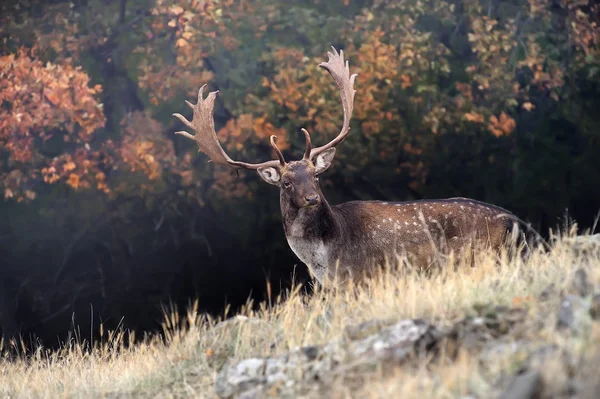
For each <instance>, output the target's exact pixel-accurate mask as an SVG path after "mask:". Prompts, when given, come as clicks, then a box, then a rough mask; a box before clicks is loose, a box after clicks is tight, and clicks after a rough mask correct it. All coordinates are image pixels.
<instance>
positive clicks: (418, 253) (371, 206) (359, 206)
mask: <svg viewBox="0 0 600 399" xmlns="http://www.w3.org/2000/svg"><path fill="white" fill-rule="evenodd" d="M281 211H282V215H283V227H284V231H285V235H286V238H287V241H288V244H289V246H290V248H291V249H292V251H294V253H295V254H296V256H297V257H298V258H299V259H300V260H301V261H302V262H303V263H304V264H306V265H307V267H308V268H309V270H310V272H311V274H312V275H313V277H314V278H315V279H316V280H317V281H318V282H319V283H321V284H324V283H325V281H326V280H329V281H333V280H336V279H337V281H338V282H343V281H345V280H347V279H354V280H359V279H361V278H362V277H364V276H369V275H371V274H372V272H373V271H375V270H377V267H378V266H379V265H383V264H385V263H386V262H390V263H392V264H393V263H398V262H399V261H402V260H404V261H407V262H409V263H410V265H411V266H413V267H417V268H428V267H430V266H431V265H432V264H434V263H435V262H436V261H437V260H439V259H441V257H443V255H447V254H448V253H449V252H450V251H452V252H454V253H455V254H458V253H460V252H461V251H463V250H465V249H470V248H472V247H474V246H477V247H488V248H492V249H494V250H499V249H500V248H501V247H502V246H503V245H504V244H505V242H506V239H507V238H508V237H507V235H508V233H509V232H510V230H511V228H512V224H513V223H514V219H513V216H512V214H511V213H509V212H508V211H506V210H504V209H502V208H499V207H495V206H492V205H489V204H485V203H482V202H478V201H474V200H470V199H468V198H449V199H441V200H421V201H409V202H383V201H352V202H346V203H343V204H340V205H336V206H329V204H328V203H327V202H326V201H323V202H322V204H321V205H319V206H316V207H314V208H300V209H293V207H291V206H289V205H288V204H284V203H283V201H282V204H281Z"/></svg>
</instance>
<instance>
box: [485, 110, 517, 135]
mask: <svg viewBox="0 0 600 399" xmlns="http://www.w3.org/2000/svg"><path fill="white" fill-rule="evenodd" d="M516 127H517V123H516V122H515V120H514V119H513V118H511V117H510V116H508V115H507V114H506V113H505V112H504V111H502V112H501V113H500V117H496V116H495V115H492V116H491V117H490V123H489V125H488V129H489V130H490V131H491V132H492V134H493V135H494V136H496V137H500V136H505V135H509V134H511V133H512V132H513V130H514V129H515V128H516Z"/></svg>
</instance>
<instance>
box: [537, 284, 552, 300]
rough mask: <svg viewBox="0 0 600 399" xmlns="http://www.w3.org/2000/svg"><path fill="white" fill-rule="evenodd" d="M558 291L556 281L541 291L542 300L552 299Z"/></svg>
mask: <svg viewBox="0 0 600 399" xmlns="http://www.w3.org/2000/svg"><path fill="white" fill-rule="evenodd" d="M555 293H556V286H555V285H554V283H551V284H550V285H548V286H547V287H546V288H544V290H543V291H542V292H541V293H540V301H542V302H544V301H547V300H548V299H550V297H551V296H552V295H553V294H555Z"/></svg>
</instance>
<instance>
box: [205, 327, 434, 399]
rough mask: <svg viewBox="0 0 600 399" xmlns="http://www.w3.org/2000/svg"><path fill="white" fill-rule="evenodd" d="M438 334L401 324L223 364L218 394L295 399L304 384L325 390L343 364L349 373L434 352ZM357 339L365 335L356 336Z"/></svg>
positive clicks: (359, 329) (429, 328) (431, 329)
mask: <svg viewBox="0 0 600 399" xmlns="http://www.w3.org/2000/svg"><path fill="white" fill-rule="evenodd" d="M375 324H377V323H375V322H374V323H373V325H375ZM379 326H381V324H379ZM363 328H367V327H366V325H365V326H363ZM367 330H370V327H369V328H367ZM354 331H355V332H356V331H364V330H363V329H361V328H356V329H355V330H354ZM436 332H437V331H436V329H435V327H433V326H432V325H430V324H428V323H426V322H424V321H422V320H402V321H399V322H397V323H395V324H393V325H391V326H389V327H384V328H381V329H380V330H379V332H376V333H373V334H371V335H368V336H366V337H364V338H362V339H357V340H351V339H348V338H347V337H344V338H341V339H339V340H334V341H331V342H329V343H327V344H325V345H313V346H307V347H302V348H296V349H294V350H292V351H290V352H287V353H285V354H283V355H279V356H272V357H267V358H251V359H246V360H243V361H241V362H239V363H237V364H225V365H224V366H223V368H222V369H221V371H220V372H219V375H218V376H217V381H216V384H215V393H216V394H217V395H218V396H219V397H222V398H230V397H234V396H235V397H261V396H267V395H266V392H271V390H273V389H275V390H276V391H277V392H276V393H277V396H287V395H291V396H294V395H295V394H297V393H298V392H297V391H299V390H300V391H301V390H302V389H304V388H305V387H307V386H309V384H306V382H317V383H320V384H322V385H325V386H327V384H328V383H330V382H331V381H333V379H334V377H335V374H336V373H335V371H336V370H337V369H338V368H339V367H341V366H343V367H344V371H349V370H352V369H355V370H358V369H359V368H360V367H363V366H368V365H372V364H380V363H382V362H386V361H392V362H394V363H399V362H402V361H405V360H407V359H408V358H409V357H410V356H411V355H412V354H413V353H418V352H419V351H421V350H424V351H426V350H429V349H431V348H432V347H433V346H434V344H435V342H436V340H437V334H436ZM358 336H361V334H358V335H354V337H358ZM349 365H351V366H349ZM313 385H314V384H313Z"/></svg>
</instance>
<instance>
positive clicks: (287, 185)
mask: <svg viewBox="0 0 600 399" xmlns="http://www.w3.org/2000/svg"><path fill="white" fill-rule="evenodd" d="M283 187H285V188H290V187H292V183H290V182H289V181H284V182H283Z"/></svg>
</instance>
